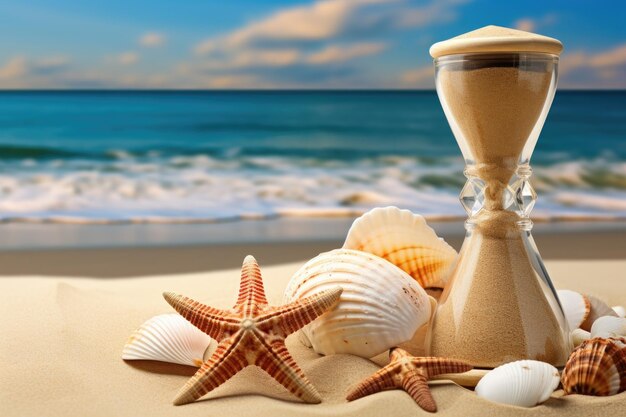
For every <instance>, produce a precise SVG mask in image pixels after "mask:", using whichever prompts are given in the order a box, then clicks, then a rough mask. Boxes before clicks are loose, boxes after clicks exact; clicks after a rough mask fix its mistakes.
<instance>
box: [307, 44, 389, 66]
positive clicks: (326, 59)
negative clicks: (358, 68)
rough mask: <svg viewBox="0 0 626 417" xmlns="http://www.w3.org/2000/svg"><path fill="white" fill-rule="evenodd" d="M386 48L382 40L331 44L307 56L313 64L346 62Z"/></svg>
mask: <svg viewBox="0 0 626 417" xmlns="http://www.w3.org/2000/svg"><path fill="white" fill-rule="evenodd" d="M385 48H386V45H385V44H384V43H382V42H375V43H374V42H373V43H357V44H353V45H348V46H339V45H329V46H327V47H326V48H324V49H322V50H320V51H318V52H314V53H312V54H310V55H309V56H307V58H306V62H309V63H311V64H329V63H336V62H344V61H349V60H351V59H354V58H358V57H362V56H367V55H374V54H377V53H379V52H381V51H383V50H384V49H385Z"/></svg>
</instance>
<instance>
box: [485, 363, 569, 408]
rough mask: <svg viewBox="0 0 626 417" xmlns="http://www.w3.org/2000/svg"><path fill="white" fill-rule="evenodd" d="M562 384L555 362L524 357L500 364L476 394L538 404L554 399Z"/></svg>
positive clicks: (525, 404)
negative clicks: (552, 397)
mask: <svg viewBox="0 0 626 417" xmlns="http://www.w3.org/2000/svg"><path fill="white" fill-rule="evenodd" d="M558 385H559V371H558V370H557V369H556V368H555V367H554V366H552V365H550V364H548V363H545V362H539V361H533V360H521V361H516V362H510V363H507V364H505V365H502V366H499V367H497V368H495V369H494V370H492V371H490V372H489V373H487V375H485V376H484V377H483V378H482V379H481V380H480V381H479V382H478V385H476V389H475V391H476V394H477V395H478V396H479V397H482V398H485V399H487V400H489V401H492V402H496V403H501V404H510V405H517V406H520V407H534V406H535V405H537V404H540V403H542V402H544V401H546V400H547V399H548V398H550V395H552V393H553V392H554V390H555V389H556V387H557V386H558Z"/></svg>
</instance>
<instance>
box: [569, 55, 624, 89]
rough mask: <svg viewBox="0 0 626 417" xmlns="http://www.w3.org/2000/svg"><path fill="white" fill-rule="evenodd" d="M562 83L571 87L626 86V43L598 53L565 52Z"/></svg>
mask: <svg viewBox="0 0 626 417" xmlns="http://www.w3.org/2000/svg"><path fill="white" fill-rule="evenodd" d="M559 73H560V77H561V82H560V83H561V85H562V86H565V87H569V88H587V87H590V86H595V87H602V88H625V87H626V44H622V45H617V46H615V47H613V48H611V49H609V50H606V51H600V52H597V53H588V52H584V51H577V52H572V53H568V54H565V55H563V56H562V57H561V60H560V64H559Z"/></svg>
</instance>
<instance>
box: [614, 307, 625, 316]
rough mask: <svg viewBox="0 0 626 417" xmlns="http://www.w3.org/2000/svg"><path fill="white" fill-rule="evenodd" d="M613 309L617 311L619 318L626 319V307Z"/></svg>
mask: <svg viewBox="0 0 626 417" xmlns="http://www.w3.org/2000/svg"><path fill="white" fill-rule="evenodd" d="M611 308H612V309H613V311H615V314H617V317H626V308H624V306H613V307H611Z"/></svg>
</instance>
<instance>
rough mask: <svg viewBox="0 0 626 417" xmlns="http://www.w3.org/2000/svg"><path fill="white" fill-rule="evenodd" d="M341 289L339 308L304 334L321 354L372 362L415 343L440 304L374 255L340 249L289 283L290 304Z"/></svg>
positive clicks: (305, 340)
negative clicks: (405, 345) (435, 302)
mask: <svg viewBox="0 0 626 417" xmlns="http://www.w3.org/2000/svg"><path fill="white" fill-rule="evenodd" d="M336 285H339V286H341V287H342V288H343V292H342V294H341V298H340V299H339V303H338V304H337V306H336V307H335V308H334V309H333V310H331V311H329V312H327V313H325V314H323V315H322V316H320V317H318V318H317V320H315V321H314V322H312V323H311V324H309V325H307V326H306V327H304V328H303V329H302V331H301V336H302V339H303V340H302V341H303V343H305V344H306V345H308V346H311V347H313V349H314V350H315V351H316V352H317V353H320V354H323V355H330V354H335V353H350V354H353V355H357V356H361V357H364V358H371V357H373V356H376V355H378V354H380V353H382V352H384V351H386V350H387V349H389V348H391V347H393V346H396V345H398V344H400V343H403V342H406V341H408V340H411V338H412V337H413V336H414V334H415V333H416V331H417V330H418V329H419V328H420V327H421V326H422V325H423V324H425V323H427V322H428V321H429V319H430V316H431V307H432V304H431V303H433V302H434V300H433V299H432V297H429V296H428V295H427V294H426V292H425V291H424V289H423V288H421V287H420V286H419V285H418V284H417V282H415V280H414V279H413V278H411V277H410V276H409V275H408V274H407V273H406V272H404V271H403V270H401V269H400V268H398V267H397V266H395V265H393V264H392V263H390V262H388V261H386V260H384V259H383V258H380V257H378V256H375V255H372V254H370V253H366V252H361V251H356V250H351V249H336V250H333V251H330V252H326V253H322V254H320V255H319V256H317V257H315V258H313V259H311V260H310V261H309V262H307V263H306V264H305V265H304V266H303V267H302V268H300V270H298V271H297V272H296V273H295V275H294V276H293V277H292V278H291V281H290V282H289V283H288V284H287V288H286V290H285V295H284V302H285V303H286V302H291V301H293V300H295V299H298V298H304V297H307V296H309V295H311V294H314V293H316V292H318V291H322V290H324V289H327V288H331V287H334V286H336Z"/></svg>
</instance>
